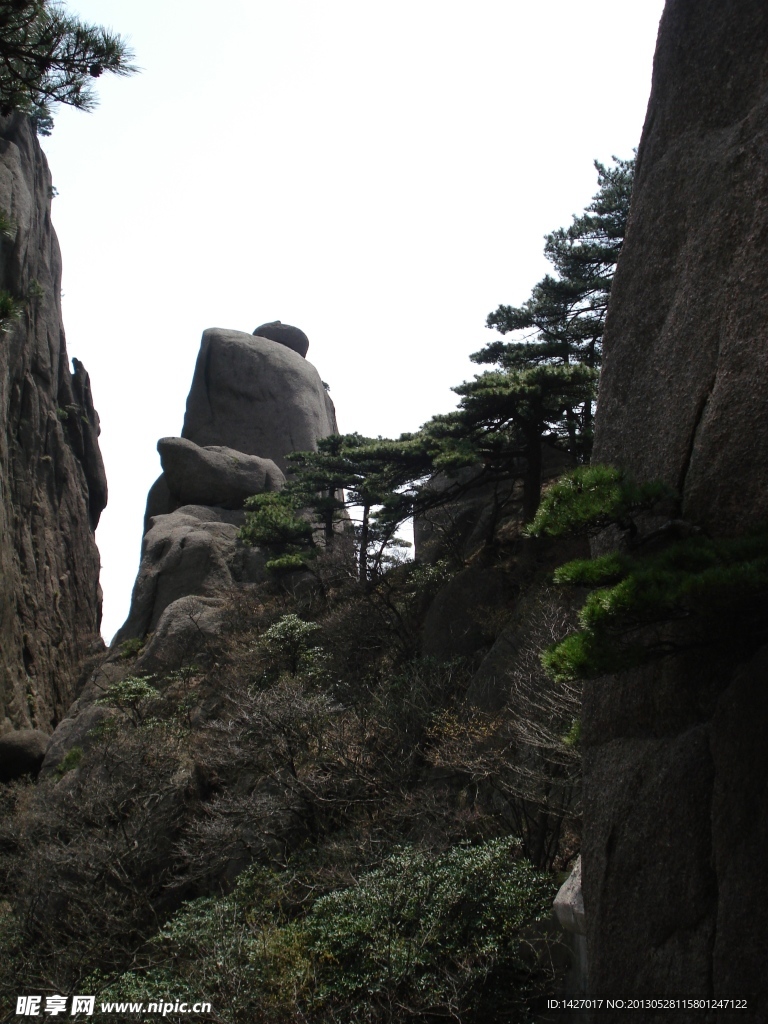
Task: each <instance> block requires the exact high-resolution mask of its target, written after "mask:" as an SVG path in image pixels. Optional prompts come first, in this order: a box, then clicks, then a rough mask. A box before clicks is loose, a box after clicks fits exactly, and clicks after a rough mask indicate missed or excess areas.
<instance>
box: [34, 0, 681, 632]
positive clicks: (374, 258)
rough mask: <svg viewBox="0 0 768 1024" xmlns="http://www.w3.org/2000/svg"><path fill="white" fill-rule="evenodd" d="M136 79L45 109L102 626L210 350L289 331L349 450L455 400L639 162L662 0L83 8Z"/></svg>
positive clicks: (143, 3)
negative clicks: (93, 500)
mask: <svg viewBox="0 0 768 1024" xmlns="http://www.w3.org/2000/svg"><path fill="white" fill-rule="evenodd" d="M68 6H69V8H70V9H71V10H72V11H74V12H76V13H78V14H80V15H81V17H82V18H84V19H85V20H87V21H92V22H97V23H101V24H105V25H108V26H110V27H112V28H113V29H115V30H116V31H118V32H120V33H121V34H123V35H124V36H125V37H127V38H128V40H129V42H130V44H131V45H132V47H133V49H134V50H135V53H136V62H137V63H138V64H139V65H140V66H141V68H142V69H143V70H142V73H141V74H140V75H137V76H135V77H134V78H132V79H115V78H112V79H109V80H108V79H107V78H103V79H101V80H100V81H99V83H98V86H99V95H100V105H99V107H98V109H97V110H96V111H95V112H94V113H91V114H82V113H78V112H76V111H69V110H60V111H59V113H58V116H57V117H56V127H55V129H54V133H53V135H52V136H51V137H50V138H48V139H44V140H42V141H43V147H44V149H45V151H46V153H47V155H48V159H49V162H50V165H51V170H52V172H53V179H54V184H55V186H56V188H57V189H58V197H57V198H56V199H55V200H54V204H53V219H54V225H55V227H56V230H57V232H58V235H59V240H60V243H61V248H62V253H63V261H64V278H63V284H62V289H63V294H64V300H63V302H64V323H65V327H66V331H67V343H68V349H69V353H70V356H76V357H77V358H78V359H80V360H82V362H83V363H84V364H85V366H86V368H87V370H88V371H89V373H90V376H91V383H92V387H93V394H94V399H95V403H96V408H97V409H98V412H99V414H100V416H101V425H102V434H101V449H102V453H103V455H104V461H105V463H106V468H107V477H108V481H109V506H108V507H107V510H106V511H105V512H104V515H103V518H102V522H101V525H100V526H99V529H98V533H97V540H98V544H99V548H100V551H101V559H102V566H103V568H102V586H103V588H104V627H103V631H104V635H105V637H106V639H107V641H109V639H110V638H111V636H112V635H113V634H114V632H115V631H116V629H117V628H118V627H119V625H120V624H121V623H122V621H123V619H124V618H125V616H126V614H127V611H128V605H129V601H130V593H131V587H132V585H133V581H134V578H135V575H136V570H137V568H138V558H139V548H140V542H141V524H142V516H143V512H144V503H145V498H146V493H147V490H148V488H149V486H150V484H151V483H152V481H153V480H154V479H155V477H156V476H157V474H158V473H159V471H160V464H159V458H158V455H157V451H156V448H155V445H156V443H157V440H158V438H160V437H164V436H167V435H178V434H179V433H180V431H181V425H182V420H183V416H184V407H185V400H186V395H187V391H188V389H189V384H190V381H191V377H192V370H193V367H194V362H195V358H196V355H197V350H198V346H199V341H200V335H201V333H202V331H203V330H204V329H205V328H206V327H226V328H234V329H237V330H243V331H248V332H250V331H252V330H253V329H254V328H255V327H256V326H257V325H258V324H261V323H264V322H265V321H267V320H282V321H283V322H284V323H291V324H295V325H296V326H298V327H300V328H302V330H304V331H305V332H306V333H307V334H308V336H309V340H310V349H309V356H308V358H309V360H310V362H312V363H314V364H315V366H316V367H317V368H318V370H319V372H320V376H321V377H322V378H323V380H325V381H327V382H328V383H329V384H330V387H331V396H332V398H333V399H334V401H335V403H336V411H337V416H338V421H339V427H340V429H341V430H342V431H343V432H351V431H354V430H356V431H359V432H360V433H363V434H369V435H374V436H376V435H379V434H382V435H384V436H393V435H397V434H399V433H401V432H402V431H405V430H413V429H415V428H417V427H418V426H419V425H420V424H421V423H423V422H424V421H425V420H427V419H428V418H429V417H430V416H431V415H433V414H434V413H437V412H443V411H447V410H448V409H450V408H452V407H454V405H455V400H456V396H455V395H453V393H452V392H451V390H450V388H451V386H452V385H455V384H459V383H461V381H463V380H465V379H467V378H469V377H471V376H472V375H473V373H474V372H475V371H476V370H477V369H478V368H477V367H474V366H473V364H471V363H470V362H469V360H468V358H467V356H468V354H469V353H470V352H473V351H476V350H477V349H478V348H480V347H481V346H482V345H484V344H486V343H487V342H488V341H490V340H492V337H493V335H492V334H491V332H489V331H488V330H487V329H486V328H485V326H484V324H485V318H486V315H487V314H488V313H489V312H490V311H491V310H493V309H495V308H496V306H498V305H499V304H500V303H502V302H505V303H511V304H519V303H521V302H523V301H524V300H525V299H526V298H527V297H528V295H529V293H530V290H531V288H532V286H533V285H534V284H535V283H536V282H537V281H538V280H539V279H540V278H541V277H542V276H543V274H544V273H545V272H546V271H547V269H548V264H547V263H546V261H545V260H544V258H543V255H542V245H543V236H544V235H545V234H546V233H547V232H548V231H551V230H552V229H554V228H556V227H559V226H560V225H566V224H568V223H569V222H570V219H571V216H572V215H573V214H577V213H580V212H581V210H582V209H583V207H584V206H585V205H586V204H587V203H588V202H589V200H590V197H591V196H592V195H593V193H594V192H595V190H596V177H595V171H594V168H593V166H592V161H593V160H594V159H595V158H597V159H600V160H602V161H604V162H607V161H609V160H610V157H611V156H612V155H613V154H616V155H618V156H621V157H627V156H630V155H631V153H632V150H633V148H634V147H635V146H636V145H637V143H638V141H639V138H640V132H641V129H642V125H643V120H644V117H645V110H646V105H647V101H648V94H649V89H650V81H651V68H652V60H653V52H654V46H655V40H656V32H657V28H658V22H659V18H660V16H661V11H662V8H663V0H473V2H469V0H464V2H463V3H459V2H456V0H388V2H386V3H382V2H373V0H218V2H217V3H213V4H212V3H210V2H206V3H202V2H200V0H130V2H129V3H126V2H125V0H71V2H70V3H69V4H68Z"/></svg>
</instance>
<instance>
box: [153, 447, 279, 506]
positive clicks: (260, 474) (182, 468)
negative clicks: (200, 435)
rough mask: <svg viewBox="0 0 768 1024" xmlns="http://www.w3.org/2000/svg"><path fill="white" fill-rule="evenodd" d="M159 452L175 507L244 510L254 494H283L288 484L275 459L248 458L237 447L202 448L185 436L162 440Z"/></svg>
mask: <svg viewBox="0 0 768 1024" xmlns="http://www.w3.org/2000/svg"><path fill="white" fill-rule="evenodd" d="M157 450H158V451H159V452H160V462H161V463H162V466H163V474H164V476H165V481H166V483H167V485H168V489H169V491H170V494H171V500H172V501H173V502H174V504H175V505H214V506H219V507H220V508H229V509H240V508H243V506H244V504H245V499H246V498H249V497H250V496H251V495H252V494H263V493H264V492H265V491H279V490H280V489H281V488H282V487H283V484H284V483H285V477H284V476H283V474H282V472H281V471H280V470H279V469H278V467H277V466H276V465H275V463H274V462H272V460H271V459H260V458H259V457H258V456H257V455H244V454H243V452H237V451H235V450H234V449H233V448H225V447H222V446H221V445H218V446H217V445H213V446H209V447H207V448H201V447H199V445H196V444H194V443H193V442H192V441H187V440H185V439H184V438H183V437H162V438H160V440H159V441H158V442H157Z"/></svg>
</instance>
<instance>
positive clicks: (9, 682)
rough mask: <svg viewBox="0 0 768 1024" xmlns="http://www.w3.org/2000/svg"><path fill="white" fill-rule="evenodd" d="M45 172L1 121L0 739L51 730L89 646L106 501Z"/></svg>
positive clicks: (35, 151)
mask: <svg viewBox="0 0 768 1024" xmlns="http://www.w3.org/2000/svg"><path fill="white" fill-rule="evenodd" d="M50 207H51V176H50V173H49V171H48V165H47V163H46V160H45V157H44V155H43V153H42V151H41V149H40V147H39V145H38V142H37V139H36V137H35V134H34V132H33V130H32V129H31V127H30V125H29V123H28V121H27V119H26V118H24V117H22V116H21V115H12V116H10V117H7V118H0V209H1V210H2V211H3V213H4V215H5V217H6V218H7V219H8V220H9V221H10V228H9V231H8V233H7V234H6V235H4V236H2V237H0V288H3V289H5V290H6V291H8V292H10V293H11V294H12V295H13V296H15V297H17V298H19V299H21V300H24V299H26V300H27V301H26V305H25V306H24V307H23V309H22V311H21V316H20V318H19V320H18V321H17V322H16V323H15V324H13V325H12V326H10V327H9V328H8V329H7V330H6V331H5V332H4V333H3V334H2V336H0V732H8V731H10V730H12V729H19V728H25V727H28V726H30V725H32V726H35V727H39V728H40V729H42V730H45V731H47V730H49V729H50V728H51V727H52V726H53V725H54V724H55V723H56V721H57V720H58V718H59V717H60V716H61V714H62V713H63V712H64V711H65V710H66V708H67V707H68V706H69V705H70V703H71V702H72V700H73V699H74V697H75V695H76V690H77V687H78V680H79V678H80V672H81V663H82V661H83V658H84V656H85V655H86V653H87V651H88V649H89V647H90V646H92V645H93V644H98V643H99V642H100V638H99V636H98V623H99V618H100V591H99V556H98V551H97V549H96V544H95V541H94V536H93V529H94V528H95V525H96V523H97V522H98V518H99V515H100V513H101V510H102V509H103V507H104V505H105V504H106V496H107V488H106V479H105V476H104V467H103V464H102V461H101V456H100V454H99V446H98V440H97V438H98V433H99V421H98V416H97V415H96V413H95V411H94V408H93V402H92V400H91V394H90V383H89V380H88V374H87V373H86V372H85V369H84V368H83V366H82V364H80V363H77V361H75V373H74V374H71V373H70V371H69V358H68V355H67V349H66V343H65V339H64V330H63V327H62V321H61V304H60V295H61V258H60V254H59V247H58V242H57V240H56V234H55V232H54V230H53V227H52V225H51V218H50Z"/></svg>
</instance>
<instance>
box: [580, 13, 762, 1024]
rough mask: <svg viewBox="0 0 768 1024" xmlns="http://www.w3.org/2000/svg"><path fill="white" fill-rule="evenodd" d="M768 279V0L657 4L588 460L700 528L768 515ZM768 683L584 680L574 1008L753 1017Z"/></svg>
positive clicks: (756, 1011) (679, 669) (693, 663)
mask: <svg viewBox="0 0 768 1024" xmlns="http://www.w3.org/2000/svg"><path fill="white" fill-rule="evenodd" d="M766 266H768V5H766V4H765V3H764V0H731V2H730V3H727V4H726V3H722V0H667V6H666V9H665V11H664V16H663V18H662V22H661V26H660V31H659V40H658V48H657V52H656V58H655V63H654V76H653V89H652V94H651V99H650V103H649V108H648V114H647V119H646V124H645V128H644V132H643V137H642V142H641V145H640V149H639V153H638V165H637V177H636V184H635V192H634V195H633V200H632V213H631V217H630V223H629V228H628V233H627V238H626V242H625V246H624V251H623V253H622V256H621V261H620V263H619V267H618V270H617V273H616V279H615V283H614V288H613V293H612V296H611V305H610V309H609V313H608V321H607V325H606V336H605V353H606V354H605V365H604V370H603V377H602V381H601V391H600V403H599V410H598V416H597V423H596V443H595V453H594V457H595V460H596V461H600V462H608V463H613V464H618V465H621V466H625V467H627V468H628V469H629V470H630V471H631V472H632V473H633V474H634V475H635V476H636V477H638V478H640V479H644V480H647V479H662V480H665V481H667V482H668V483H669V484H671V485H672V486H674V487H676V488H677V489H678V490H679V492H680V493H681V495H682V499H683V514H684V515H685V516H686V518H689V519H691V520H692V521H694V522H696V523H698V524H700V525H701V526H703V527H704V528H705V529H707V530H709V531H711V532H713V533H716V534H734V533H739V532H742V531H744V530H747V529H749V528H751V527H753V526H755V525H757V524H765V523H766V514H767V513H768V274H767V273H766ZM766 632H767V635H766V640H767V641H768V630H767V631H766ZM767 682H768V650H767V649H764V650H763V651H761V652H758V653H757V655H754V652H750V653H749V655H747V653H746V652H745V656H744V663H743V664H735V663H734V662H733V660H732V659H731V661H730V662H726V661H724V660H722V659H721V660H717V659H713V657H712V656H706V657H701V656H695V655H689V656H688V657H686V658H681V659H680V660H678V661H672V662H669V663H667V664H665V665H663V666H659V667H656V668H649V669H645V670H642V671H637V672H633V673H625V674H624V675H622V676H619V677H616V678H612V679H602V680H598V681H596V682H593V683H591V684H590V685H589V686H587V688H586V692H585V706H584V722H583V738H584V744H585V763H584V804H585V822H584V834H585V838H584V846H583V886H584V900H585V907H586V918H587V933H588V935H587V938H588V948H589V961H590V968H589V970H590V979H589V988H590V994H592V995H594V996H609V995H615V996H627V995H635V996H646V997H648V996H651V997H656V996H664V995H668V996H729V997H742V998H749V1000H750V1004H749V1007H750V1008H749V1010H748V1011H746V1012H744V1013H742V1014H739V1015H738V1019H739V1020H744V1021H747V1020H749V1021H758V1020H765V1019H766V1016H765V1015H766V1010H767V1009H768V971H766V970H765V965H764V962H763V961H764V955H765V952H766V950H768V914H766V913H765V906H764V903H765V900H764V895H763V894H764V881H763V877H762V876H763V865H762V857H761V853H762V851H764V850H765V849H766V845H768V812H767V811H766V806H767V804H766V786H767V785H768V754H767V753H766V751H768V744H766V742H765V736H766V732H767V729H766V727H767V726H768V704H767V699H768V698H767V697H766V694H767V693H768V689H767V687H766V683H767ZM600 1019H601V1020H603V1021H607V1020H608V1019H610V1015H609V1016H608V1017H606V1016H605V1015H603V1016H602V1017H600ZM616 1019H620V1015H617V1016H616ZM643 1019H654V1017H653V1016H652V1015H650V1014H648V1015H646V1016H645V1017H644V1018H643ZM664 1019H667V1018H664ZM729 1019H731V1016H729V1015H728V1014H727V1013H724V1012H722V1011H721V1012H712V1013H709V1014H704V1013H702V1012H701V1011H691V1012H686V1011H680V1012H678V1013H676V1014H675V1020H676V1021H678V1020H679V1021H687V1020H692V1021H693V1020H696V1021H699V1022H701V1021H703V1020H708V1021H709V1020H712V1021H714V1020H718V1021H719V1020H729Z"/></svg>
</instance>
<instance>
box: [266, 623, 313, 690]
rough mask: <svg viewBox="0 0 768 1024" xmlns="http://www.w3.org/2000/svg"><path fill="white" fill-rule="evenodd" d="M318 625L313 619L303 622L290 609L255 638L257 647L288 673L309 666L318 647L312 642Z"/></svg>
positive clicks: (293, 674) (294, 673)
mask: <svg viewBox="0 0 768 1024" xmlns="http://www.w3.org/2000/svg"><path fill="white" fill-rule="evenodd" d="M319 629H320V626H318V625H317V623H316V622H305V621H304V620H303V619H300V618H299V616H298V615H295V614H294V613H293V612H291V613H290V614H289V615H283V617H282V618H281V619H278V621H277V622H276V623H275V624H274V625H273V626H270V627H269V629H267V630H265V631H264V633H262V635H261V637H260V638H259V641H258V643H259V647H261V648H262V650H263V651H264V652H265V653H266V654H267V655H268V656H269V657H270V658H271V659H272V661H273V662H274V663H275V665H276V666H278V667H279V668H286V669H287V670H288V672H290V674H291V675H292V676H295V675H296V674H297V673H298V672H299V671H301V670H302V669H311V668H312V667H313V665H314V664H315V663H316V661H317V660H318V657H319V655H320V651H319V649H318V648H317V647H313V646H312V637H313V636H314V635H315V633H317V631H318V630H319Z"/></svg>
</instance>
